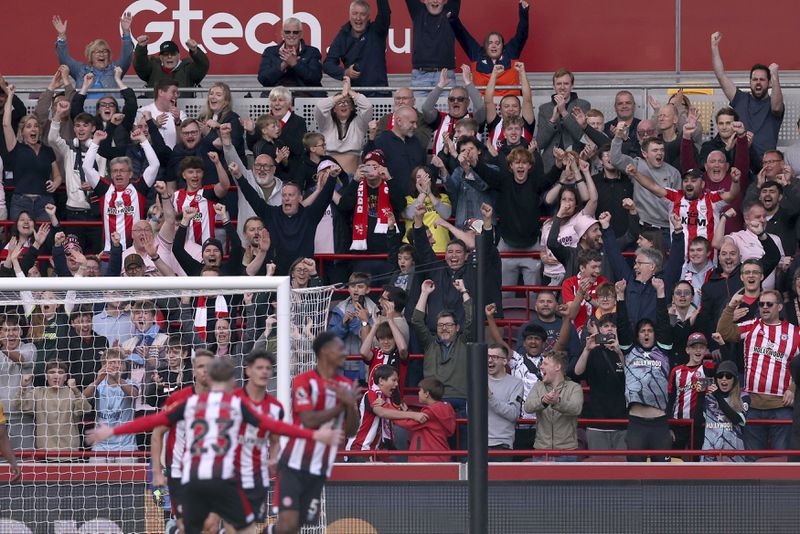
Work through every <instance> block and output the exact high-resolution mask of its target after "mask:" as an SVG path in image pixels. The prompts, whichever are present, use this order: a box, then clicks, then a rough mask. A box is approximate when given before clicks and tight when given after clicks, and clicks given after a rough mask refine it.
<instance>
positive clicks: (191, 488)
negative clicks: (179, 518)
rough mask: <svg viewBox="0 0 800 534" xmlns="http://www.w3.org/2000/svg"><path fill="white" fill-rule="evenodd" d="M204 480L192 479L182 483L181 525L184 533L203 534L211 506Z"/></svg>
mask: <svg viewBox="0 0 800 534" xmlns="http://www.w3.org/2000/svg"><path fill="white" fill-rule="evenodd" d="M205 482H207V481H192V482H189V483H188V484H186V485H184V492H183V497H184V504H183V527H184V531H185V532H186V534H201V533H203V534H205V530H204V523H205V520H206V517H207V516H208V511H209V509H210V507H211V502H209V499H208V498H207V491H206V489H207V488H206V484H205ZM215 534H216V533H215Z"/></svg>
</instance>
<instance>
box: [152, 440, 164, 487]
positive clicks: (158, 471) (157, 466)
mask: <svg viewBox="0 0 800 534" xmlns="http://www.w3.org/2000/svg"><path fill="white" fill-rule="evenodd" d="M166 433H167V427H165V426H159V427H156V429H155V430H153V435H152V436H151V438H150V463H151V465H152V467H153V485H154V486H156V487H159V486H163V485H164V484H165V483H166V479H165V478H164V466H163V465H161V450H162V448H163V445H164V434H166Z"/></svg>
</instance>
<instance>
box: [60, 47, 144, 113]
mask: <svg viewBox="0 0 800 534" xmlns="http://www.w3.org/2000/svg"><path fill="white" fill-rule="evenodd" d="M56 56H58V62H59V63H60V64H61V65H66V66H67V67H69V73H70V75H71V76H72V77H73V78H74V79H75V85H79V84H82V83H83V77H84V76H86V74H88V73H89V72H93V73H94V83H93V84H92V87H90V89H97V88H98V87H108V88H111V89H117V82H116V81H115V80H114V67H119V68H121V69H122V75H123V76H124V75H125V73H126V72H128V68H129V67H130V66H131V61H132V59H133V40H132V39H131V36H130V35H128V36H123V37H122V50H121V51H120V53H119V59H118V60H116V61H115V62H113V63H111V64H110V65H109V66H108V67H106V68H104V69H103V70H98V69H96V68H94V67H92V66H91V65H87V64H86V63H81V62H80V61H78V60H76V59H75V58H73V57H72V56H70V55H69V48H68V47H67V41H66V39H64V40H63V41H62V40H61V39H58V40H57V41H56ZM101 96H102V95H100V94H98V93H92V98H100V97H101Z"/></svg>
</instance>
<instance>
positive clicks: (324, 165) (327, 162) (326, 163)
mask: <svg viewBox="0 0 800 534" xmlns="http://www.w3.org/2000/svg"><path fill="white" fill-rule="evenodd" d="M338 166H339V164H338V163H336V162H335V161H333V160H331V159H324V160H322V161H320V162H319V165H317V172H322V171H324V170H325V169H330V168H331V167H338Z"/></svg>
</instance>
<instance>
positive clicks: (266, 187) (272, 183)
mask: <svg viewBox="0 0 800 534" xmlns="http://www.w3.org/2000/svg"><path fill="white" fill-rule="evenodd" d="M219 136H220V139H221V140H222V153H223V155H224V156H225V161H227V162H228V164H231V163H235V164H236V166H237V167H239V169H240V170H241V172H242V178H243V179H245V180H247V182H248V183H249V184H250V185H251V186H253V189H255V190H256V193H258V196H260V197H261V198H262V199H263V200H264V202H266V203H267V205H269V206H280V205H281V203H282V198H281V190H282V189H283V181H282V180H281V179H280V178H278V177H277V176H275V160H273V159H272V157H271V156H270V155H269V154H259V155H258V156H257V157H256V159H255V162H254V163H253V170H250V169H248V168H247V167H246V166H245V164H244V163H242V160H241V159H240V158H239V154H237V153H236V147H234V146H233V144H232V142H231V125H230V124H223V125H221V126H220V128H219ZM236 198H237V201H238V206H239V215H238V220H237V222H236V231H237V232H239V236H240V237H241V238H242V239H244V223H245V221H247V219H249V218H250V217H255V216H256V212H255V211H254V210H253V208H252V207H251V206H250V204H249V203H248V202H247V200H245V198H244V194H242V190H241V189H238V190H237V191H236Z"/></svg>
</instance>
